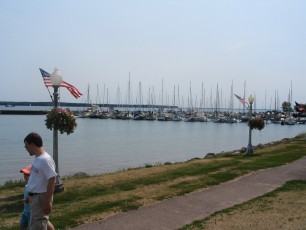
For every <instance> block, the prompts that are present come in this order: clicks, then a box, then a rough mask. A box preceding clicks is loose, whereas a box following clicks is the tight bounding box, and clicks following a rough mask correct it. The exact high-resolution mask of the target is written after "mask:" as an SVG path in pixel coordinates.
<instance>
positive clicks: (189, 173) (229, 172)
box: [0, 135, 306, 230]
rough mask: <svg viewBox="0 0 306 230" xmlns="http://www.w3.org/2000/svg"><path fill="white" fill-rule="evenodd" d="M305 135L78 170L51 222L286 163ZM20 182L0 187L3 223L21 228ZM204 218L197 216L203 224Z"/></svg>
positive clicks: (300, 150)
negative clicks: (107, 170) (238, 150)
mask: <svg viewBox="0 0 306 230" xmlns="http://www.w3.org/2000/svg"><path fill="white" fill-rule="evenodd" d="M305 150H306V142H305V139H304V135H300V136H298V137H296V138H293V139H289V140H286V141H281V142H278V143H277V144H275V145H269V146H265V147H258V148H255V149H254V155H253V156H251V157H248V156H244V155H234V154H228V153H227V154H218V155H217V156H216V157H214V158H207V159H195V160H191V161H188V162H183V163H176V164H171V165H158V166H151V165H150V167H148V165H146V166H145V167H143V168H137V169H130V170H127V171H121V172H117V173H111V174H104V175H100V176H88V175H86V174H84V173H79V174H77V175H76V176H75V177H73V176H70V177H67V178H64V179H63V183H64V186H65V191H64V192H62V193H56V194H55V195H54V206H53V212H52V214H51V222H52V223H53V224H54V226H55V227H56V228H57V229H65V228H68V227H74V226H77V225H80V224H82V223H86V222H91V221H95V220H101V219H105V218H107V217H109V216H111V215H114V214H116V213H119V212H126V211H129V210H133V209H137V208H139V207H140V206H144V205H148V204H152V203H155V202H157V201H160V200H163V199H168V198H171V197H174V196H179V195H183V194H186V193H190V192H193V191H196V190H199V189H202V188H205V187H208V186H211V185H217V184H220V183H223V182H225V181H228V180H232V179H234V178H237V177H239V176H242V175H245V174H247V173H249V172H252V171H256V170H259V169H264V168H270V167H276V166H279V165H283V164H286V163H289V162H292V161H294V160H297V159H299V158H300V157H302V156H304V155H306V151H305ZM23 186H24V183H22V182H16V183H14V182H8V183H6V184H5V185H4V186H1V187H0V223H1V226H0V229H1V230H2V229H3V230H4V229H6V230H7V229H17V228H18V224H19V218H20V214H21V212H22V210H23V201H22V199H23V197H22V194H23V192H22V191H23ZM201 222H202V221H199V222H198V223H199V224H200V223H201Z"/></svg>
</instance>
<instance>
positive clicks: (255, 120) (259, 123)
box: [248, 117, 265, 130]
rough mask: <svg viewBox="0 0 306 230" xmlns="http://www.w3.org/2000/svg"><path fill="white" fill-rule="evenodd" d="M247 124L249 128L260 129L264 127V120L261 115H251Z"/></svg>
mask: <svg viewBox="0 0 306 230" xmlns="http://www.w3.org/2000/svg"><path fill="white" fill-rule="evenodd" d="M248 125H249V126H250V127H251V129H258V130H262V129H263V128H264V127H265V121H264V119H262V118H261V117H252V118H251V119H250V120H249V123H248Z"/></svg>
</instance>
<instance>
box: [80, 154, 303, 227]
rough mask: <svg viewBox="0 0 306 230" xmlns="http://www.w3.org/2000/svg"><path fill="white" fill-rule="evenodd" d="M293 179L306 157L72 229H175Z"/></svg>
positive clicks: (298, 173) (297, 176)
mask: <svg viewBox="0 0 306 230" xmlns="http://www.w3.org/2000/svg"><path fill="white" fill-rule="evenodd" d="M294 179H299V180H306V157H304V158H302V159H299V160H297V161H295V162H293V163H291V164H287V165H284V166H280V167H277V168H271V169H265V170H261V171H258V172H255V173H251V174H249V175H246V176H243V177H241V178H239V179H236V180H233V181H230V182H226V183H223V184H221V185H217V186H212V187H210V188H207V189H203V190H201V191H198V192H194V193H191V194H188V195H184V196H179V197H175V198H173V199H169V200H165V201H162V202H159V203H157V204H154V205H149V206H145V207H141V208H139V209H138V210H133V211H129V212H126V213H121V214H118V215H115V216H113V217H110V218H108V219H106V220H103V221H98V222H94V223H90V224H84V225H81V226H79V227H77V228H75V229H76V230H85V229H86V230H95V229H105V230H119V229H120V230H144V229H146V230H155V229H156V230H163V229H164V230H166V229H167V230H168V229H169V230H173V229H178V228H180V227H182V226H184V225H185V224H190V223H192V222H193V221H195V220H200V219H203V218H205V217H207V216H209V215H211V214H212V213H214V212H216V211H219V210H222V209H225V208H229V207H232V206H234V205H236V204H240V203H243V202H245V201H248V200H250V199H252V198H255V197H258V196H261V195H263V194H265V193H267V192H270V191H272V190H274V189H276V188H278V187H280V186H282V185H283V184H285V183H286V181H290V180H294Z"/></svg>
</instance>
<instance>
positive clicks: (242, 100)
mask: <svg viewBox="0 0 306 230" xmlns="http://www.w3.org/2000/svg"><path fill="white" fill-rule="evenodd" d="M234 95H235V97H237V98H238V100H239V101H240V102H241V103H242V104H243V105H244V106H245V107H246V108H247V109H249V103H248V102H247V101H246V100H244V98H242V97H239V96H238V95H237V94H234Z"/></svg>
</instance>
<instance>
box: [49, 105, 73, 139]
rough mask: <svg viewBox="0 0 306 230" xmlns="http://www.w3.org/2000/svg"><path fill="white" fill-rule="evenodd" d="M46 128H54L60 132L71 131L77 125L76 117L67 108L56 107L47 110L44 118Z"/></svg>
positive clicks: (68, 132)
mask: <svg viewBox="0 0 306 230" xmlns="http://www.w3.org/2000/svg"><path fill="white" fill-rule="evenodd" d="M45 122H46V126H47V128H48V129H50V130H52V129H56V130H58V131H60V133H61V134H63V133H67V135H69V134H70V133H73V132H74V130H75V128H76V127H77V123H76V119H75V117H74V115H73V113H72V112H71V111H70V110H69V109H63V108H57V109H52V110H50V111H49V112H48V114H47V118H46V120H45Z"/></svg>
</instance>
